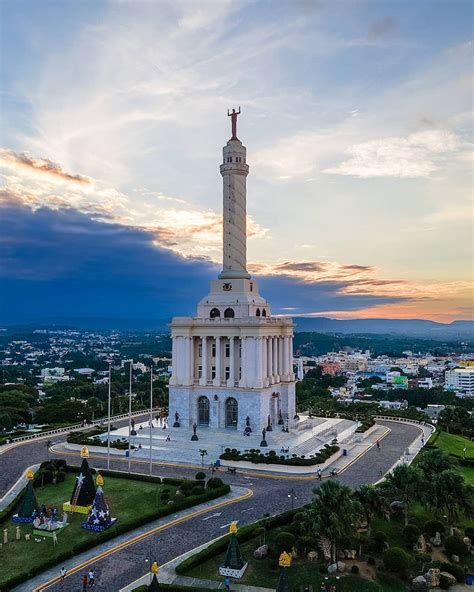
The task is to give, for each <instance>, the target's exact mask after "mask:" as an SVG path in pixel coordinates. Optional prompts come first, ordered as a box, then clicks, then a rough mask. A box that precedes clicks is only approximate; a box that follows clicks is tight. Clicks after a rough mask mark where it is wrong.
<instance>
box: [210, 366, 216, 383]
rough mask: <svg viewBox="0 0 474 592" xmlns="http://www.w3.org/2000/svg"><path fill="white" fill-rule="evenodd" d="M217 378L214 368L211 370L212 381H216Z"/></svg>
mask: <svg viewBox="0 0 474 592" xmlns="http://www.w3.org/2000/svg"><path fill="white" fill-rule="evenodd" d="M215 377H216V367H215V366H212V368H211V378H212V380H214V378H215Z"/></svg>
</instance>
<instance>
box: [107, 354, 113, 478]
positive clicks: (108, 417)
mask: <svg viewBox="0 0 474 592" xmlns="http://www.w3.org/2000/svg"><path fill="white" fill-rule="evenodd" d="M111 405H112V360H109V395H108V399H107V469H110V410H111Z"/></svg>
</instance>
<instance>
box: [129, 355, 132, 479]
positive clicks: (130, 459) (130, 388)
mask: <svg viewBox="0 0 474 592" xmlns="http://www.w3.org/2000/svg"><path fill="white" fill-rule="evenodd" d="M129 362H130V381H129V391H128V472H129V473H130V471H131V464H132V367H133V360H129Z"/></svg>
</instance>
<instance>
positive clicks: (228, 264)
mask: <svg viewBox="0 0 474 592" xmlns="http://www.w3.org/2000/svg"><path fill="white" fill-rule="evenodd" d="M246 152H247V151H246V148H245V146H243V145H242V142H241V141H240V140H238V139H237V138H235V139H231V140H229V141H228V142H227V145H226V146H225V147H224V150H223V153H224V162H223V164H221V167H220V171H221V175H222V183H223V194H222V197H223V262H222V273H221V274H220V275H219V278H220V279H232V278H234V279H235V278H247V279H249V278H250V275H249V273H248V272H247V212H246V210H247V204H246V200H247V197H246V193H247V181H246V178H247V175H248V172H249V167H248V165H247V164H246V163H245V160H246Z"/></svg>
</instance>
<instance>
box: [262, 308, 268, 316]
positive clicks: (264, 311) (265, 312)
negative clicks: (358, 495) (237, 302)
mask: <svg viewBox="0 0 474 592" xmlns="http://www.w3.org/2000/svg"><path fill="white" fill-rule="evenodd" d="M266 316H267V311H266V310H265V309H263V310H262V317H266Z"/></svg>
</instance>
